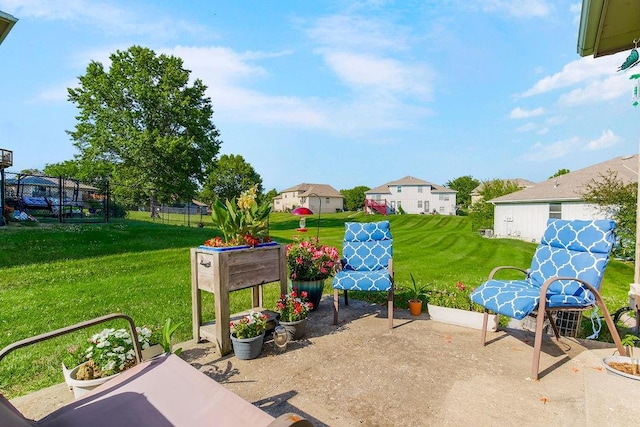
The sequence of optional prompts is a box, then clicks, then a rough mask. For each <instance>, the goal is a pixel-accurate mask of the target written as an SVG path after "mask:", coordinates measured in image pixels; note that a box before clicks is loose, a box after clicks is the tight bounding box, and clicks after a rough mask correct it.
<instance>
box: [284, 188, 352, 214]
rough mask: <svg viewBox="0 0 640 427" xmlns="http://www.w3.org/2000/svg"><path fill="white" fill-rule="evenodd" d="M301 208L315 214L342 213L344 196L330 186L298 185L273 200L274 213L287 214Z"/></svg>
mask: <svg viewBox="0 0 640 427" xmlns="http://www.w3.org/2000/svg"><path fill="white" fill-rule="evenodd" d="M300 206H303V207H305V208H309V209H311V210H312V211H313V213H336V212H341V211H342V210H343V209H344V196H343V195H342V194H340V192H339V191H338V190H336V189H335V188H333V187H332V186H330V185H326V184H298V185H296V186H294V187H291V188H287V189H286V190H282V192H281V193H280V194H278V195H277V196H276V197H274V199H273V211H274V212H287V211H290V210H292V209H294V208H297V207H300ZM318 211H320V212H318Z"/></svg>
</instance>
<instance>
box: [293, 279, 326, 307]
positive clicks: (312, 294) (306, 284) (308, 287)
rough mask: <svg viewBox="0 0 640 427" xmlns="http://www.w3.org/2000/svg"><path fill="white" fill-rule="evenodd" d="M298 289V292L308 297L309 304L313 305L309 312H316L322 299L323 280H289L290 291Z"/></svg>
mask: <svg viewBox="0 0 640 427" xmlns="http://www.w3.org/2000/svg"><path fill="white" fill-rule="evenodd" d="M293 288H298V292H302V291H306V292H307V294H308V295H309V302H310V303H311V304H313V307H312V308H311V311H316V309H317V308H318V305H319V304H320V300H321V299H322V290H323V289H324V280H302V281H298V280H291V289H293Z"/></svg>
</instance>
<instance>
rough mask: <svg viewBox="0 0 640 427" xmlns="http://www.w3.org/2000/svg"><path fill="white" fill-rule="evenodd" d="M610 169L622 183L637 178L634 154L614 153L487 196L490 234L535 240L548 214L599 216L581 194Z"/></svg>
mask: <svg viewBox="0 0 640 427" xmlns="http://www.w3.org/2000/svg"><path fill="white" fill-rule="evenodd" d="M610 171H612V172H615V173H616V175H617V177H618V179H620V180H622V181H623V182H624V183H625V184H628V183H632V182H637V181H638V156H637V155H631V156H621V157H616V158H614V159H611V160H607V161H606V162H602V163H598V164H596V165H593V166H589V167H587V168H584V169H580V170H577V171H574V172H570V173H567V174H564V175H560V176H557V177H555V178H551V179H548V180H546V181H543V182H541V183H539V184H536V185H534V186H532V187H529V188H525V189H523V190H520V191H516V192H514V193H510V194H505V195H504V196H500V197H496V198H495V199H492V200H489V202H491V203H493V204H494V206H495V208H494V219H493V222H494V224H493V227H494V230H493V233H494V235H495V236H496V237H514V238H520V239H525V240H529V241H538V240H539V239H540V237H541V236H542V234H543V232H544V230H545V228H546V224H547V220H548V219H549V218H561V219H603V218H604V215H603V214H602V213H601V212H600V210H599V209H597V207H596V206H594V205H592V204H589V203H586V202H585V201H584V200H583V197H582V194H583V193H584V191H585V186H586V185H587V184H588V183H589V182H591V181H592V180H594V179H595V180H596V181H601V177H602V176H606V175H608V174H609V172H610Z"/></svg>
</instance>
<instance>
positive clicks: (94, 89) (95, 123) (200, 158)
mask: <svg viewBox="0 0 640 427" xmlns="http://www.w3.org/2000/svg"><path fill="white" fill-rule="evenodd" d="M110 61H111V65H110V67H109V69H108V70H105V67H104V65H103V64H102V63H100V62H97V61H91V63H90V64H89V65H88V66H87V69H86V73H85V74H84V75H83V76H80V77H79V86H78V87H76V88H70V89H68V92H69V97H68V99H69V101H71V102H73V103H74V104H75V105H76V106H77V108H78V110H79V114H78V116H77V117H76V119H77V124H76V126H75V129H74V130H72V131H68V133H69V135H70V136H71V138H72V139H73V141H74V145H75V146H76V147H77V149H78V150H79V155H78V157H79V159H80V160H81V162H82V163H83V164H85V165H87V164H88V165H96V167H97V168H98V169H99V170H100V171H101V173H102V174H104V175H105V176H104V177H103V178H107V179H110V180H111V182H112V185H111V188H112V192H113V193H114V194H116V195H117V196H119V197H120V200H122V201H126V202H127V203H131V204H133V203H141V202H143V201H144V200H147V199H149V198H151V200H152V203H154V202H155V201H156V200H157V201H159V202H172V201H175V200H190V199H191V198H192V197H193V196H194V195H195V194H196V191H197V190H198V188H199V187H200V186H201V185H202V183H204V180H205V178H206V177H207V176H208V174H209V172H210V171H211V170H212V168H213V164H214V161H215V157H216V156H217V154H218V151H219V148H220V141H219V140H218V139H217V138H218V136H219V133H218V130H217V129H216V127H215V125H214V124H213V122H212V120H211V119H212V116H213V108H212V106H211V100H210V98H208V97H206V96H205V90H206V86H205V85H204V84H203V83H202V81H201V80H199V79H194V80H193V84H191V85H190V84H189V75H190V71H189V70H186V69H184V68H183V63H182V59H180V58H177V57H175V56H168V55H164V54H161V55H156V54H155V52H153V51H152V50H150V49H148V48H144V47H140V46H132V47H130V48H129V49H128V50H126V51H116V53H114V54H112V55H111V56H110ZM98 166H99V167H98Z"/></svg>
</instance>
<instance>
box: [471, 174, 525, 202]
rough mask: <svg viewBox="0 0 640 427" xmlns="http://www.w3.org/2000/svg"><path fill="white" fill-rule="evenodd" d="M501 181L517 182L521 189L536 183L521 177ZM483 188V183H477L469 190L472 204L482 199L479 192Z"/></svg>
mask: <svg viewBox="0 0 640 427" xmlns="http://www.w3.org/2000/svg"><path fill="white" fill-rule="evenodd" d="M503 181H505V182H506V181H512V182H515V183H517V184H518V187H520V188H521V189H524V188H529V187H533V186H534V185H536V183H535V182H533V181H529V180H527V179H522V178H515V179H504V180H503ZM483 188H484V183H482V184H480V185H478V186H477V187H476V188H474V189H473V190H472V191H471V194H470V195H471V204H472V205H473V204H474V203H478V202H479V201H481V200H482V195H480V192H481V191H482V189H483Z"/></svg>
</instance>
